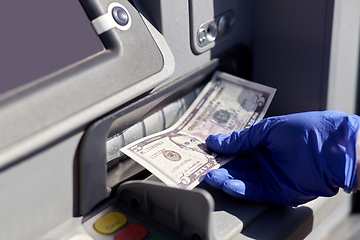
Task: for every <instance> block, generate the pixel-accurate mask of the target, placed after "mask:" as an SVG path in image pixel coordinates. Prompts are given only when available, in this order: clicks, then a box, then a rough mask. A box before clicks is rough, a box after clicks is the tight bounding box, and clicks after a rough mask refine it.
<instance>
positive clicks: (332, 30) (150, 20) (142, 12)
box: [0, 0, 360, 240]
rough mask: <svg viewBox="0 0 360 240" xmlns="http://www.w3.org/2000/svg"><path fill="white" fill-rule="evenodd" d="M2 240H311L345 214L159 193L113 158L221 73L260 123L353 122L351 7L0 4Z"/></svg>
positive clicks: (298, 2) (201, 191)
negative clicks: (270, 95) (318, 116)
mask: <svg viewBox="0 0 360 240" xmlns="http://www.w3.org/2000/svg"><path fill="white" fill-rule="evenodd" d="M0 6H1V7H0V20H1V21H0V26H1V28H0V29H1V30H2V35H1V36H2V37H1V38H0V43H1V44H0V91H1V92H0V132H1V137H0V213H1V214H0V239H7V240H10V239H42V240H53V239H61V240H63V239H64V240H65V239H66V240H68V239H71V240H93V239H94V240H95V239H96V240H97V239H101V240H105V239H193V240H198V239H211V240H213V239H214V240H215V239H303V238H305V237H307V238H308V239H318V238H319V237H321V236H323V235H324V234H326V233H327V232H328V231H329V229H333V228H335V227H336V225H337V224H338V223H339V222H340V221H341V220H342V219H344V218H345V217H346V216H347V215H348V214H349V213H350V211H351V205H352V202H351V199H352V198H351V196H350V195H347V194H344V193H342V192H339V194H338V195H337V196H335V197H332V198H319V199H316V200H314V201H312V202H309V203H307V204H304V205H301V206H299V207H296V208H294V207H286V206H273V205H269V204H264V203H252V202H247V201H243V200H239V199H235V198H232V197H230V196H228V195H226V194H225V193H223V192H221V191H217V190H214V189H211V188H209V186H206V185H204V186H198V187H196V188H195V189H193V190H192V191H186V190H181V189H176V188H170V187H167V186H165V185H164V184H162V183H161V182H159V181H158V180H157V179H156V177H154V176H152V175H151V173H150V172H148V171H147V170H146V169H144V168H143V167H141V166H140V165H139V164H137V163H136V162H135V161H133V160H132V159H130V158H127V157H126V156H124V155H123V154H122V153H121V152H120V151H119V149H120V148H121V147H122V146H124V145H126V144H128V143H131V142H133V141H135V140H137V139H139V138H141V137H144V136H146V135H149V134H152V133H155V132H158V131H161V130H163V129H166V128H168V127H170V126H171V125H172V124H174V123H175V122H176V121H177V119H179V118H180V117H181V115H182V114H183V113H184V112H185V110H186V109H187V108H188V107H189V106H190V104H191V102H192V101H193V100H194V99H195V98H196V96H197V94H198V93H199V92H200V91H201V88H202V87H203V86H204V84H206V82H207V81H209V79H210V77H211V76H212V74H213V73H214V72H215V71H216V70H221V71H224V72H227V73H230V74H233V75H235V76H239V77H242V78H245V79H248V80H251V81H254V82H258V83H262V84H265V85H268V86H271V87H274V88H277V93H276V95H275V98H274V100H273V102H272V105H271V106H270V109H269V111H268V114H267V115H268V116H271V115H279V114H287V113H294V112H301V111H310V110H324V109H336V110H342V111H345V112H347V113H356V111H357V110H356V108H357V105H356V102H357V95H356V93H357V82H358V72H357V71H358V56H359V36H360V34H359V30H360V2H359V1H357V0H347V1H341V0H336V1H335V0H319V1H312V0H295V1H285V0H271V1H260V0H236V1H235V0H177V1H168V0H79V1H70V0H62V1H45V0H34V1H24V0H20V1H5V2H2V3H1V4H0Z"/></svg>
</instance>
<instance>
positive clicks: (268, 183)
mask: <svg viewBox="0 0 360 240" xmlns="http://www.w3.org/2000/svg"><path fill="white" fill-rule="evenodd" d="M359 128H360V117H358V116H356V115H346V114H345V113H342V112H338V111H323V112H307V113H299V114H292V115H284V116H278V117H270V118H267V119H263V120H261V121H258V122H256V123H254V124H253V125H252V126H251V127H250V128H247V129H243V130H240V131H235V132H233V133H232V134H218V135H210V136H209V137H208V138H207V139H206V144H207V146H208V148H209V149H210V150H212V151H213V152H216V153H219V154H222V155H239V154H240V155H239V156H238V157H237V158H236V159H234V160H232V161H231V162H229V163H228V164H226V165H224V166H223V168H220V169H216V170H212V171H209V172H208V173H207V175H206V176H205V181H206V182H207V183H208V184H209V185H211V186H212V187H214V188H216V189H222V190H223V191H225V192H226V193H228V194H230V195H232V196H235V197H238V198H242V199H245V200H251V201H255V202H268V203H273V204H277V205H291V206H297V205H299V204H303V203H306V202H308V201H310V200H313V199H315V198H317V197H318V196H327V197H329V196H333V195H335V194H336V193H337V192H338V190H339V188H343V189H344V190H345V191H346V192H348V193H350V192H352V191H355V190H356V188H357V185H356V166H357V161H358V159H357V154H356V153H357V151H356V150H357V148H356V141H357V137H358V132H359Z"/></svg>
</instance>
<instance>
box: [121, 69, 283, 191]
mask: <svg viewBox="0 0 360 240" xmlns="http://www.w3.org/2000/svg"><path fill="white" fill-rule="evenodd" d="M275 91H276V90H275V89H273V88H270V87H267V86H264V85H260V84H257V83H253V82H249V81H246V80H243V79H240V78H237V77H234V76H232V75H229V74H226V73H223V72H216V73H215V74H214V75H213V77H212V79H211V81H210V82H209V83H208V84H207V85H206V86H205V87H204V89H203V90H202V91H201V93H200V94H199V96H198V97H197V98H196V99H195V101H194V102H193V103H192V105H191V106H190V107H189V109H188V110H187V111H186V112H185V114H184V115H183V116H182V117H181V118H180V119H179V120H178V121H177V123H175V124H174V125H173V126H172V127H171V128H168V129H166V130H164V131H162V132H159V133H156V134H153V135H151V136H147V137H145V138H142V139H140V140H138V141H136V142H133V143H131V144H129V145H127V146H125V147H123V148H122V149H121V151H122V152H123V153H124V154H126V155H128V156H129V157H131V158H132V159H134V160H135V161H136V162H138V163H139V164H141V165H142V166H143V167H145V168H146V169H148V170H149V171H150V172H152V173H153V174H154V175H155V176H156V177H157V178H159V179H160V180H161V181H163V182H164V183H165V184H167V185H169V186H173V187H179V188H184V189H192V188H194V187H195V186H196V185H198V184H199V183H200V182H201V181H202V180H203V179H204V175H205V174H206V173H207V172H208V171H209V170H211V169H216V168H219V167H220V166H222V165H224V164H225V163H227V162H229V161H230V160H231V159H232V158H231V157H225V156H220V155H216V154H214V153H211V152H210V151H209V150H208V149H207V148H206V145H205V139H206V138H207V137H208V136H209V135H211V134H212V135H214V134H218V133H231V132H233V131H236V130H240V129H242V128H246V127H249V126H250V125H251V124H252V123H253V122H254V121H256V120H260V119H262V118H263V117H264V115H265V112H266V111H267V109H268V107H269V105H270V102H271V100H272V98H273V96H274V94H275Z"/></svg>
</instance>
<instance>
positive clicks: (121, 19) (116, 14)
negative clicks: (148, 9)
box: [112, 6, 130, 26]
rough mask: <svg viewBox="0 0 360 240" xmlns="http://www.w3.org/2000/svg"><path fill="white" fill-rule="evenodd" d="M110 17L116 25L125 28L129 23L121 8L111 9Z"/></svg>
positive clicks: (126, 14)
mask: <svg viewBox="0 0 360 240" xmlns="http://www.w3.org/2000/svg"><path fill="white" fill-rule="evenodd" d="M112 16H113V18H114V20H115V22H116V23H117V24H119V25H120V26H126V25H127V24H128V23H129V18H130V17H129V15H128V13H127V12H126V10H125V9H124V8H122V7H119V6H116V7H114V8H113V9H112Z"/></svg>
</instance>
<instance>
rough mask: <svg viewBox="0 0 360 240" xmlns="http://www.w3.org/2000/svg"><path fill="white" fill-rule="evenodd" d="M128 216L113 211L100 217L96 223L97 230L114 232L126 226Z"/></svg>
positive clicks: (106, 232) (104, 232)
mask: <svg viewBox="0 0 360 240" xmlns="http://www.w3.org/2000/svg"><path fill="white" fill-rule="evenodd" d="M126 222H127V218H126V217H125V215H124V214H121V213H118V212H111V213H108V214H106V215H105V216H103V217H102V218H100V219H99V220H97V221H96V223H95V224H94V228H95V230H96V231H98V232H99V233H102V234H112V233H114V232H116V231H117V230H118V229H120V228H121V227H122V226H124V225H125V224H126Z"/></svg>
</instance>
